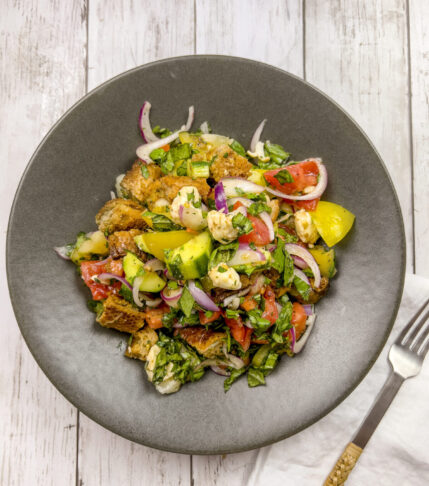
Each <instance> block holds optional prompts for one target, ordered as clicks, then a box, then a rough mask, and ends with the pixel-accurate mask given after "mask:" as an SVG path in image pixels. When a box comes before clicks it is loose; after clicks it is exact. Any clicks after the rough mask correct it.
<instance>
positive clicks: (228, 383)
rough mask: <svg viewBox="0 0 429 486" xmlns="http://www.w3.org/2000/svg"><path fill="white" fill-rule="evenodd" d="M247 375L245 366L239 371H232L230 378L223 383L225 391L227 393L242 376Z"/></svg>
mask: <svg viewBox="0 0 429 486" xmlns="http://www.w3.org/2000/svg"><path fill="white" fill-rule="evenodd" d="M244 373H246V367H245V366H243V368H240V369H239V370H236V369H232V370H231V374H230V375H229V376H228V378H227V379H226V380H225V381H224V382H223V389H224V390H225V392H227V391H228V390H229V389H230V388H231V386H232V384H233V383H234V382H235V381H237V380H238V378H240V376H242V375H244Z"/></svg>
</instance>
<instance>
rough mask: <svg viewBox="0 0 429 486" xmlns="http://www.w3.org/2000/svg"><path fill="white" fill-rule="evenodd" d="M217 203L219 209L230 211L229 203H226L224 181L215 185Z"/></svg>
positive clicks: (225, 211)
mask: <svg viewBox="0 0 429 486" xmlns="http://www.w3.org/2000/svg"><path fill="white" fill-rule="evenodd" d="M214 190H215V204H216V209H217V210H218V211H223V212H224V213H225V214H226V213H228V205H227V203H226V194H225V189H224V188H223V184H222V181H220V182H218V183H217V184H216V185H215V188H214Z"/></svg>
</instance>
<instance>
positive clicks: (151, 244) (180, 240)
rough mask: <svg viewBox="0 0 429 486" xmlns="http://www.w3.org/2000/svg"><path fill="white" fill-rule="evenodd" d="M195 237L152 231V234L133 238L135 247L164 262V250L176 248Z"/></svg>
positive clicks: (188, 234)
mask: <svg viewBox="0 0 429 486" xmlns="http://www.w3.org/2000/svg"><path fill="white" fill-rule="evenodd" d="M194 237H195V235H193V234H192V233H189V232H188V231H184V230H183V231H154V232H153V233H143V234H142V235H137V236H135V237H134V241H135V243H136V245H137V246H138V247H139V248H140V250H143V251H144V252H146V253H150V254H151V255H153V256H155V257H156V258H158V260H161V261H165V256H164V250H166V249H172V250H174V248H177V247H178V246H181V245H183V244H184V243H186V242H187V241H189V240H191V239H192V238H194Z"/></svg>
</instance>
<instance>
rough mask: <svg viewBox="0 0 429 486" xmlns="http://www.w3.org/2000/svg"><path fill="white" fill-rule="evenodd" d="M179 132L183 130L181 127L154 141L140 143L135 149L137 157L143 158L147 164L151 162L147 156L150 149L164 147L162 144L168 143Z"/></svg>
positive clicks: (174, 138)
mask: <svg viewBox="0 0 429 486" xmlns="http://www.w3.org/2000/svg"><path fill="white" fill-rule="evenodd" d="M180 132H183V127H182V129H181V130H177V132H174V133H172V134H171V135H169V136H168V137H165V138H159V139H158V140H157V141H156V142H151V143H145V144H143V145H140V147H138V148H137V150H136V154H137V157H138V158H139V159H141V160H144V161H145V162H146V163H147V164H153V160H152V159H151V158H150V156H149V155H150V153H151V152H152V150H155V149H158V148H161V147H164V145H168V144H169V143H171V142H173V141H174V140H176V138H177V137H178V136H179V133H180Z"/></svg>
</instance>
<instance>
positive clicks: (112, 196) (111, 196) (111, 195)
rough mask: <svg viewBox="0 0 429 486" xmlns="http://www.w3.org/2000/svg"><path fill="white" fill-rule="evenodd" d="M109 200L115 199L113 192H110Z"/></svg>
mask: <svg viewBox="0 0 429 486" xmlns="http://www.w3.org/2000/svg"><path fill="white" fill-rule="evenodd" d="M110 199H116V194H115V193H114V191H110Z"/></svg>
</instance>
